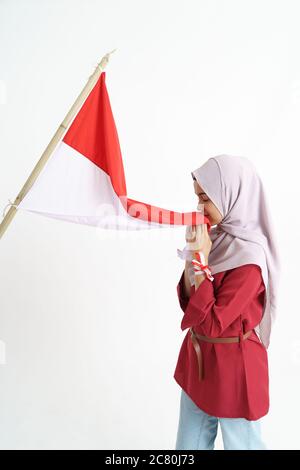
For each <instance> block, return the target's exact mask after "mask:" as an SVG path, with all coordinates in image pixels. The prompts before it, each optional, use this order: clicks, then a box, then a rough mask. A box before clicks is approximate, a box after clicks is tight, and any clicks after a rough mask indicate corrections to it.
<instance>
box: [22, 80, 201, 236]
mask: <svg viewBox="0 0 300 470" xmlns="http://www.w3.org/2000/svg"><path fill="white" fill-rule="evenodd" d="M105 79H106V72H102V73H101V75H100V77H99V79H98V80H97V82H96V84H95V86H94V87H93V89H92V91H91V92H90V94H89V95H88V97H87V98H86V100H85V101H84V103H83V105H82V106H81V108H80V110H79V112H78V113H77V115H76V116H75V118H74V119H73V121H72V123H71V125H70V126H69V128H68V130H67V132H66V133H65V135H64V137H63V139H62V140H61V141H60V142H59V143H58V145H57V146H56V148H55V149H54V151H53V152H52V154H51V156H50V157H49V159H48V160H47V162H46V164H45V166H44V168H43V169H42V171H41V172H40V174H39V175H38V177H37V178H36V180H35V182H34V183H33V185H32V186H31V188H30V189H29V191H28V192H27V194H26V195H25V196H24V198H23V199H22V201H21V202H20V203H19V204H18V209H21V210H24V211H29V212H34V213H36V214H40V215H44V216H47V217H52V218H56V219H61V220H65V221H68V222H74V223H79V224H87V225H94V226H97V227H102V228H107V229H121V230H140V229H149V228H164V227H170V226H171V225H172V226H173V225H179V226H180V225H198V224H203V223H206V224H208V229H210V222H209V220H208V219H207V218H206V217H205V216H204V215H203V214H202V213H201V212H185V213H181V212H175V211H171V210H168V209H163V208H161V207H157V206H154V205H152V204H147V203H144V202H141V201H138V200H135V199H131V198H129V197H128V196H127V188H126V181H125V174H124V168H123V162H122V154H121V149H120V143H119V138H118V134H117V129H116V125H115V121H114V118H113V114H112V110H111V105H110V100H109V96H108V92H107V88H106V83H105Z"/></svg>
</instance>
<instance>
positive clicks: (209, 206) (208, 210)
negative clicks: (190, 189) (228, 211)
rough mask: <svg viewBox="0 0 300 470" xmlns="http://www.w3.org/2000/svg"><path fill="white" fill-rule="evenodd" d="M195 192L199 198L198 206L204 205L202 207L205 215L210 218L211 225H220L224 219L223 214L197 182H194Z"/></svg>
mask: <svg viewBox="0 0 300 470" xmlns="http://www.w3.org/2000/svg"><path fill="white" fill-rule="evenodd" d="M194 191H195V194H196V195H197V197H198V204H202V207H203V208H204V215H205V216H206V217H207V218H208V220H209V221H210V223H211V225H217V224H219V223H220V222H221V221H222V218H223V217H222V214H221V212H220V211H219V209H217V207H216V206H215V205H214V203H213V202H212V201H211V200H210V199H209V197H208V196H207V195H206V193H205V192H204V190H203V189H202V188H201V186H200V185H199V184H198V182H197V181H196V180H194ZM199 208H200V207H199Z"/></svg>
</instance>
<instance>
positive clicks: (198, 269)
mask: <svg viewBox="0 0 300 470" xmlns="http://www.w3.org/2000/svg"><path fill="white" fill-rule="evenodd" d="M194 256H195V258H194V259H192V265H193V267H194V273H195V276H197V275H199V274H203V273H205V275H206V277H207V278H208V279H209V280H210V281H213V280H214V278H213V276H212V274H211V270H210V267H209V266H208V264H205V257H204V254H203V252H202V251H199V252H198V251H196V252H195V253H194Z"/></svg>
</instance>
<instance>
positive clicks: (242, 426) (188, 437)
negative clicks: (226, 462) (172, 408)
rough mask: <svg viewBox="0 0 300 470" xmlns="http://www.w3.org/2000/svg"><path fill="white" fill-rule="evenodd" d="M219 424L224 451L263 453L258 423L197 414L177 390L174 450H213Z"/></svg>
mask: <svg viewBox="0 0 300 470" xmlns="http://www.w3.org/2000/svg"><path fill="white" fill-rule="evenodd" d="M218 422H220V426H221V432H222V439H223V445H224V450H248V449H251V450H253V449H259V450H267V447H266V445H265V443H264V442H263V440H262V438H261V422H260V420H259V419H258V420H256V421H249V420H247V419H245V418H217V417H215V416H211V415H209V414H207V413H205V412H204V411H203V410H201V409H200V408H199V407H198V406H197V405H196V404H195V403H194V402H193V401H192V400H191V398H190V397H189V396H188V395H187V394H186V392H185V391H184V390H183V389H181V396H180V412H179V423H178V430H177V438H176V447H175V449H176V450H199V449H202V450H213V449H214V443H215V438H216V436H217V432H218Z"/></svg>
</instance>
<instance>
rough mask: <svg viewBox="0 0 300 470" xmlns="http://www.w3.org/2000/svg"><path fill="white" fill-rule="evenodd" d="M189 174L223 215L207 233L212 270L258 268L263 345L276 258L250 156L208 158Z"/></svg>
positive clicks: (272, 307) (271, 317) (270, 318)
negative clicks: (261, 282)
mask: <svg viewBox="0 0 300 470" xmlns="http://www.w3.org/2000/svg"><path fill="white" fill-rule="evenodd" d="M192 175H194V177H195V178H196V180H197V182H198V183H199V185H200V186H201V187H202V188H203V190H204V191H205V193H206V194H207V196H208V197H209V198H210V199H211V201H212V202H213V203H214V205H215V206H216V207H217V208H218V210H219V211H220V212H221V214H222V216H223V219H222V221H221V223H220V224H218V225H214V226H212V227H211V230H210V232H209V235H210V238H211V240H212V247H211V251H210V254H209V258H208V264H209V266H210V268H211V272H212V274H215V273H218V272H221V271H226V270H228V269H232V268H236V267H238V266H242V265H244V264H249V263H253V264H257V265H259V266H260V268H261V272H262V276H263V280H264V284H265V288H266V295H265V302H264V310H263V317H262V320H261V322H260V324H259V325H257V326H256V327H255V331H256V333H257V334H258V335H259V337H260V340H261V341H262V343H263V344H264V346H265V347H266V348H268V346H269V343H270V334H271V328H272V325H273V323H274V321H275V318H276V306H277V302H276V300H277V292H278V282H279V275H280V265H281V261H280V258H279V253H278V248H277V244H276V237H275V235H274V229H273V224H272V219H271V215H270V210H269V205H268V202H267V198H266V193H265V190H264V187H263V184H262V181H261V179H260V177H259V175H258V173H257V171H256V169H255V167H254V165H253V163H252V162H250V160H248V159H247V158H245V157H240V156H232V155H224V154H223V155H217V156H216V157H211V158H209V159H208V160H207V161H206V162H205V163H204V164H203V165H202V166H201V167H200V168H197V169H196V170H194V171H192Z"/></svg>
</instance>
